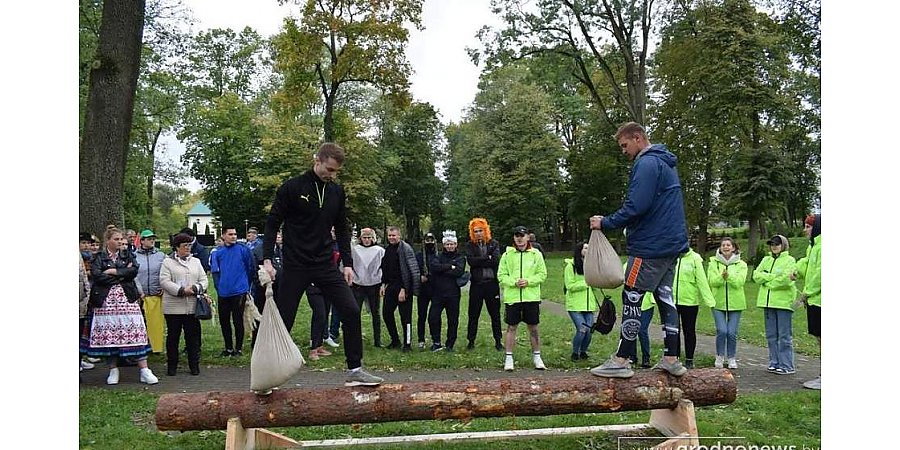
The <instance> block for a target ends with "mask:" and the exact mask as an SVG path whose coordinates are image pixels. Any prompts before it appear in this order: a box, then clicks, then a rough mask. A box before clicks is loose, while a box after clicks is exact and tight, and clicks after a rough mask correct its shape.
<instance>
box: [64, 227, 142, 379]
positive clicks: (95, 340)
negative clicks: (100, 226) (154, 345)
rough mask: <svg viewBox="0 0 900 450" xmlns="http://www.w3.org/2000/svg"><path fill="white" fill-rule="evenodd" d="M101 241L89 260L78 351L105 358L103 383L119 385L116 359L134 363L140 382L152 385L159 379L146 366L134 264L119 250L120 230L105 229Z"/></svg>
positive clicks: (128, 253) (120, 243)
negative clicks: (88, 287) (106, 372)
mask: <svg viewBox="0 0 900 450" xmlns="http://www.w3.org/2000/svg"><path fill="white" fill-rule="evenodd" d="M103 238H104V241H105V243H106V246H105V248H102V249H100V251H99V252H98V253H97V254H96V255H95V256H94V258H93V260H91V294H90V300H89V303H90V309H89V310H88V317H87V321H86V324H85V327H84V329H83V330H82V334H81V351H82V353H87V354H88V356H93V357H106V359H107V364H108V365H109V377H108V378H107V379H106V384H118V383H119V369H118V367H116V361H117V360H118V358H119V357H120V356H121V357H131V358H134V359H135V360H136V361H137V365H138V367H139V368H140V374H141V382H142V383H147V384H156V383H158V382H159V380H158V379H157V378H156V376H155V375H153V372H152V371H151V370H150V368H149V367H147V354H148V353H150V345H149V341H148V340H147V326H146V324H145V323H144V316H143V315H142V314H141V306H140V304H138V300H139V298H140V293H139V292H138V289H137V285H135V283H134V278H135V276H137V267H138V264H137V263H136V262H135V260H134V255H132V254H131V252H129V251H128V250H125V251H121V247H122V243H123V242H124V240H125V238H124V237H123V235H122V232H121V231H119V230H118V229H116V228H109V229H107V230H106V232H105V233H104V234H103Z"/></svg>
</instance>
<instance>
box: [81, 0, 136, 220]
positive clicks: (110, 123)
mask: <svg viewBox="0 0 900 450" xmlns="http://www.w3.org/2000/svg"><path fill="white" fill-rule="evenodd" d="M144 6H145V2H144V0H122V1H114V2H113V1H107V2H104V3H103V16H102V19H101V22H100V33H99V41H98V46H97V53H96V56H95V58H94V61H93V62H92V63H91V69H90V88H89V91H88V98H87V107H86V116H85V120H84V128H83V132H82V136H81V144H80V148H79V174H80V176H79V206H80V209H79V224H80V227H81V229H82V230H88V231H92V232H94V233H97V234H98V235H99V233H101V231H102V230H103V229H104V227H105V226H106V224H108V223H115V224H118V225H120V226H121V225H123V221H124V217H123V208H122V191H123V185H124V178H125V162H126V160H127V157H128V150H129V139H130V134H131V123H132V118H133V114H134V93H135V89H136V87H137V78H138V71H139V68H140V59H141V39H142V37H143V31H144Z"/></svg>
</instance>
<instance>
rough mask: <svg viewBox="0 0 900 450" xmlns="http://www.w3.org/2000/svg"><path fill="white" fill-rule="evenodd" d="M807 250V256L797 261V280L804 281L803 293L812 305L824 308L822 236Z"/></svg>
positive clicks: (816, 238)
mask: <svg viewBox="0 0 900 450" xmlns="http://www.w3.org/2000/svg"><path fill="white" fill-rule="evenodd" d="M813 242H814V243H813V245H812V246H810V247H807V248H806V256H805V257H803V258H800V260H799V261H797V278H798V279H800V280H803V293H804V294H806V302H807V303H809V304H810V305H816V306H818V307H820V308H821V307H822V235H821V234H820V235H818V236H816V237H815V238H814V239H813Z"/></svg>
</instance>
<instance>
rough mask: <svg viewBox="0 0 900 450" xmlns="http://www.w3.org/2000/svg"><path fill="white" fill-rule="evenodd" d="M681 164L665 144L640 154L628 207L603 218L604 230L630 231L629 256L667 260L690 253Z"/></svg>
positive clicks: (634, 171) (628, 198) (632, 179)
mask: <svg viewBox="0 0 900 450" xmlns="http://www.w3.org/2000/svg"><path fill="white" fill-rule="evenodd" d="M677 161H678V158H677V157H675V155H673V154H672V153H671V152H669V150H668V149H666V146H665V145H662V144H653V145H652V146H650V148H649V149H647V150H645V151H644V152H643V154H639V155H638V157H637V159H635V161H634V166H633V167H632V169H631V177H630V179H629V180H628V196H627V197H626V198H625V204H623V205H622V207H621V208H619V210H618V211H616V212H615V213H613V214H612V215H609V216H605V217H603V223H602V227H603V229H604V230H607V229H616V228H627V233H626V236H627V242H628V245H627V250H626V251H627V252H628V255H629V256H636V257H639V258H666V257H671V256H677V255H680V254H682V253H684V252H686V251H687V250H688V238H687V225H686V223H685V220H684V200H683V198H682V195H681V181H679V179H678V172H677V171H676V170H675V164H676V163H677Z"/></svg>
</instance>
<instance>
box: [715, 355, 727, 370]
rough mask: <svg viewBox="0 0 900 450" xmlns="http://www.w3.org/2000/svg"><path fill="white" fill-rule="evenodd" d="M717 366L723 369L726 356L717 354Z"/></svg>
mask: <svg viewBox="0 0 900 450" xmlns="http://www.w3.org/2000/svg"><path fill="white" fill-rule="evenodd" d="M715 366H716V369H721V368H723V367H725V357H724V356H720V355H716V362H715Z"/></svg>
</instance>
